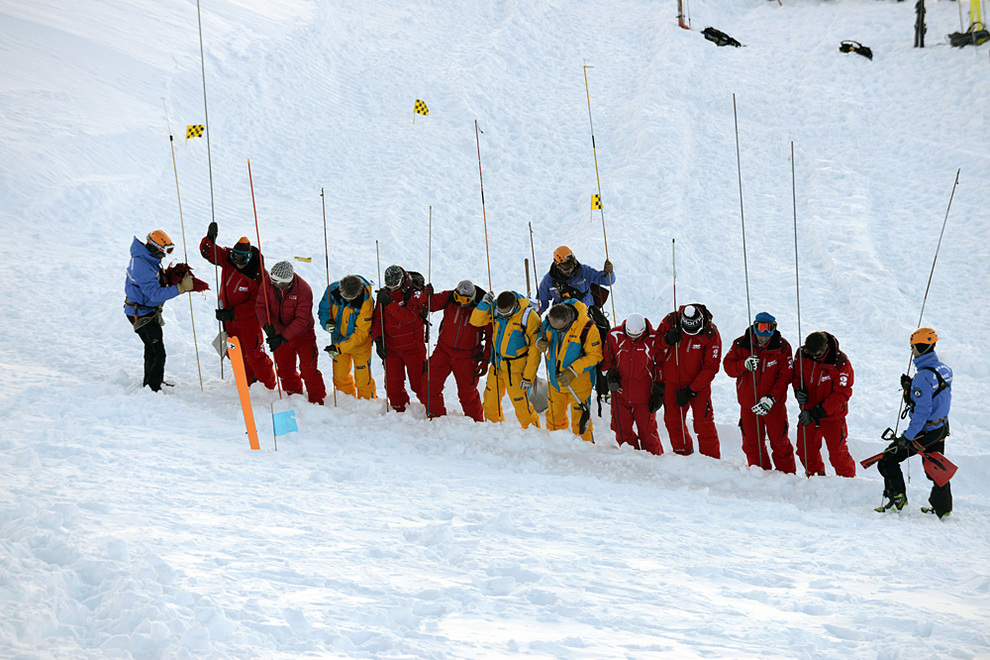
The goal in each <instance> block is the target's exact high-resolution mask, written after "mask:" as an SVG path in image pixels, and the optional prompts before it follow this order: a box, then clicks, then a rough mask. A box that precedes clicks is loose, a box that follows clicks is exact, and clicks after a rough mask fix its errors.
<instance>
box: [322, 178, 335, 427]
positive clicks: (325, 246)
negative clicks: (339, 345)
mask: <svg viewBox="0 0 990 660" xmlns="http://www.w3.org/2000/svg"><path fill="white" fill-rule="evenodd" d="M320 203H321V204H322V205H323V259H324V263H325V264H326V268H327V314H328V315H329V314H330V309H331V303H330V246H329V245H328V243H327V198H326V195H324V194H323V188H320ZM330 344H331V345H332V344H333V334H332V333H331V334H330ZM336 366H337V358H333V357H332V358H330V386H331V387H332V388H333V407H334V408H336V407H337V381H336V380H335V379H334V377H333V370H334V367H336Z"/></svg>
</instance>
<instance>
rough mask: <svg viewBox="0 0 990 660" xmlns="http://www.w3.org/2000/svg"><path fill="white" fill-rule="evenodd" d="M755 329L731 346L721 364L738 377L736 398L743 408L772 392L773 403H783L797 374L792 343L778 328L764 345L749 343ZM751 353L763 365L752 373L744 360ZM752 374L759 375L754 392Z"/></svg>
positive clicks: (733, 376)
mask: <svg viewBox="0 0 990 660" xmlns="http://www.w3.org/2000/svg"><path fill="white" fill-rule="evenodd" d="M752 334H753V330H752V328H750V329H748V330H746V334H744V335H743V336H742V337H739V338H737V339H736V340H735V341H733V342H732V348H730V349H729V352H728V353H726V354H725V361H724V362H723V363H722V366H723V367H724V368H725V373H726V374H728V376H729V377H730V378H735V379H736V400H737V401H739V404H740V405H741V406H743V407H744V408H752V407H753V406H754V405H755V404H756V402H757V401H758V400H759V399H762V398H763V397H765V396H767V395H770V396H772V397H773V400H774V402H776V403H780V402H783V401H784V398H785V397H786V396H787V386H788V385H790V383H791V379H792V377H793V373H794V358H793V356H792V354H791V345H790V344H788V343H787V340H786V339H784V338H783V337H781V336H780V331H779V330H774V331H773V336H772V337H770V341H768V342H767V343H766V344H764V345H763V346H759V345H758V344H757V345H756V348H755V349H751V348H750V346H751V345H753V344H755V342H753V341H752ZM750 355H756V356H757V357H759V358H760V364H759V366H757V368H756V371H755V372H750V371H749V370H748V369H746V367H745V366H743V362H744V361H745V360H746V358H748V357H749V356H750ZM753 373H755V374H756V393H755V394H754V392H753Z"/></svg>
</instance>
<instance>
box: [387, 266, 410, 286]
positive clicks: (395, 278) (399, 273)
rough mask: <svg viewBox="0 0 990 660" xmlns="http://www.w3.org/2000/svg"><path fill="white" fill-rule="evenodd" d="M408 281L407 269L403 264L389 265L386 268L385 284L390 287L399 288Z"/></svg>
mask: <svg viewBox="0 0 990 660" xmlns="http://www.w3.org/2000/svg"><path fill="white" fill-rule="evenodd" d="M405 281H406V271H404V270H402V266H389V267H388V268H386V269H385V286H387V287H388V288H390V289H398V288H399V287H400V286H402V283H403V282H405Z"/></svg>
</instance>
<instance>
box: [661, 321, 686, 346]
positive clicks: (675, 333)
mask: <svg viewBox="0 0 990 660" xmlns="http://www.w3.org/2000/svg"><path fill="white" fill-rule="evenodd" d="M681 334H682V333H681V329H680V328H678V327H677V326H676V325H675V326H674V327H673V328H671V329H670V330H668V331H667V332H665V333H663V343H665V344H667V346H673V345H674V344H676V343H677V342H679V341H680V340H681Z"/></svg>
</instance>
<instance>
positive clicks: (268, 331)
mask: <svg viewBox="0 0 990 660" xmlns="http://www.w3.org/2000/svg"><path fill="white" fill-rule="evenodd" d="M261 329H262V330H264V331H265V336H267V337H271V336H272V335H274V334H275V326H274V325H272V324H271V323H266V324H265V325H263V326H262V328H261Z"/></svg>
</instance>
